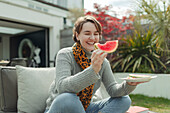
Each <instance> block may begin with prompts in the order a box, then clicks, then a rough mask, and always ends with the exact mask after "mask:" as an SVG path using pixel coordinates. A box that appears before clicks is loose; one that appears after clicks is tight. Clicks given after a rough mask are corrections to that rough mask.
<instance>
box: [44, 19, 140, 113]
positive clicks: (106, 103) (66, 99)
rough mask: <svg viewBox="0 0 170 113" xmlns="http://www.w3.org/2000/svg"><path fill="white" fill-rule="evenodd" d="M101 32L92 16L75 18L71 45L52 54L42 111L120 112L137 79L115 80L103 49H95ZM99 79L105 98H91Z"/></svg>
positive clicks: (128, 103) (67, 112) (127, 105)
mask: <svg viewBox="0 0 170 113" xmlns="http://www.w3.org/2000/svg"><path fill="white" fill-rule="evenodd" d="M101 35H102V28H101V25H100V23H99V22H98V21H97V20H96V19H95V18H93V17H92V16H84V17H80V18H78V20H77V21H76V22H75V25H74V28H73V40H74V41H75V42H76V43H75V44H74V45H73V46H72V47H69V48H64V49H61V50H60V51H59V52H58V54H57V58H56V78H55V81H54V82H53V83H52V85H51V88H50V96H49V98H48V99H47V107H46V111H45V112H46V113H124V112H126V111H127V110H128V108H129V107H130V104H131V100H130V98H129V96H127V95H128V94H129V93H130V92H132V91H133V90H134V89H135V87H136V85H137V84H139V83H127V82H126V81H124V82H123V83H121V84H118V83H117V82H116V81H115V78H114V75H113V73H112V70H111V67H110V64H109V61H108V60H107V59H106V56H107V53H105V52H103V51H101V50H95V48H94V44H95V43H97V42H99V40H100V39H101ZM101 82H103V84H104V86H105V88H106V90H107V92H108V94H109V95H110V97H109V98H107V99H104V100H101V101H98V102H93V101H92V97H93V95H94V93H95V92H96V90H97V89H98V88H99V87H100V84H101Z"/></svg>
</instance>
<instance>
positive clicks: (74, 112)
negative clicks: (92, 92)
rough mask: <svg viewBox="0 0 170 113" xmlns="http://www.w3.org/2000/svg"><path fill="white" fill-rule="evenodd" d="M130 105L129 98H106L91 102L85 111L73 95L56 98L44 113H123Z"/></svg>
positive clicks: (66, 94) (67, 94)
mask: <svg viewBox="0 0 170 113" xmlns="http://www.w3.org/2000/svg"><path fill="white" fill-rule="evenodd" d="M130 105H131V99H130V98H129V96H123V97H117V98H111V97H109V98H106V99H103V100H100V101H97V102H91V103H90V105H89V106H88V108H87V110H86V111H85V110H84V108H83V105H82V103H81V101H80V100H79V97H78V96H77V95H76V94H73V93H63V94H60V95H59V96H57V97H56V98H55V99H54V101H53V102H52V104H51V106H50V108H49V109H47V110H46V111H45V113H125V112H126V111H127V110H128V109H129V107H130Z"/></svg>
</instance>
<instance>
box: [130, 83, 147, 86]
mask: <svg viewBox="0 0 170 113" xmlns="http://www.w3.org/2000/svg"><path fill="white" fill-rule="evenodd" d="M141 83H145V82H127V84H128V85H131V86H136V85H138V84H141Z"/></svg>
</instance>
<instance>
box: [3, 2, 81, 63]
mask: <svg viewBox="0 0 170 113" xmlns="http://www.w3.org/2000/svg"><path fill="white" fill-rule="evenodd" d="M80 1H81V0H80ZM80 1H79V0H76V2H75V3H76V4H74V3H72V2H71V1H70V0H68V5H69V6H72V7H76V6H75V5H77V6H79V7H80V6H81V7H82V3H81V4H80V5H79V3H80ZM73 2H74V1H73ZM0 7H1V9H3V10H1V11H0V19H5V20H11V21H15V22H21V23H26V24H30V25H37V26H42V27H47V28H49V60H50V61H52V60H54V57H55V54H56V53H57V52H58V51H59V49H60V30H62V29H64V23H63V20H64V19H63V18H66V17H67V15H68V13H69V12H68V10H64V9H60V8H57V7H53V6H50V5H46V4H43V3H40V2H37V1H33V0H1V1H0ZM71 25H72V24H71V23H70V21H69V20H67V26H71ZM6 40H7V39H6ZM0 46H2V45H1V44H0ZM7 46H9V45H7ZM7 48H9V47H7ZM3 49H5V48H4V47H3ZM3 51H5V50H3ZM7 58H9V56H8V57H7Z"/></svg>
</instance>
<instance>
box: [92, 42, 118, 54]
mask: <svg viewBox="0 0 170 113" xmlns="http://www.w3.org/2000/svg"><path fill="white" fill-rule="evenodd" d="M114 41H117V44H116V47H115V48H114V49H113V50H111V51H106V50H102V51H104V52H106V53H113V52H115V51H116V49H117V47H118V40H114ZM106 43H107V42H106ZM98 44H100V43H95V44H94V47H95V49H100V48H99V47H98ZM100 50H101V49H100Z"/></svg>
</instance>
